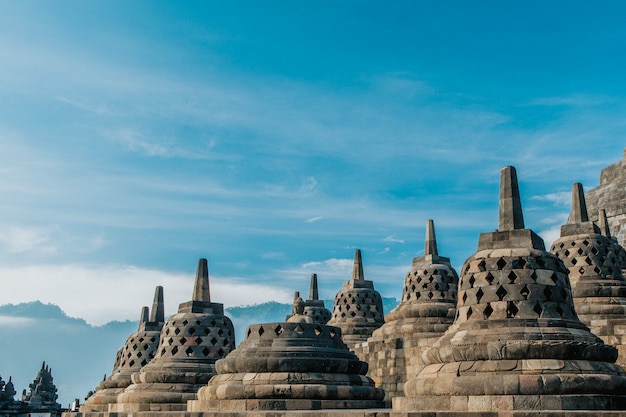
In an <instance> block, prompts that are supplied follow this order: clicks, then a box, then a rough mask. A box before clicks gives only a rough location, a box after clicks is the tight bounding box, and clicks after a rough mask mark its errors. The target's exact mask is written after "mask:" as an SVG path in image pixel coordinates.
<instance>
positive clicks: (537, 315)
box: [393, 167, 626, 411]
mask: <svg viewBox="0 0 626 417" xmlns="http://www.w3.org/2000/svg"><path fill="white" fill-rule="evenodd" d="M513 173H514V169H513V168H512V167H506V168H504V169H503V171H502V179H503V180H502V181H501V186H502V187H503V189H504V191H501V204H500V216H505V217H507V218H508V219H509V220H508V221H504V222H503V221H500V225H501V226H502V225H504V226H505V227H520V226H519V225H522V224H523V222H521V221H520V219H519V216H520V215H521V213H520V212H519V211H518V209H516V206H515V204H511V203H510V202H507V200H510V199H511V197H510V195H511V194H512V195H513V197H514V194H515V190H516V189H517V184H514V185H513V184H511V185H508V184H507V181H515V176H514V175H513ZM509 190H511V191H509ZM513 199H514V198H513ZM503 200H504V201H503ZM520 210H521V208H520ZM515 219H517V220H515ZM501 220H502V219H501ZM514 220H515V221H514ZM511 225H513V226H511ZM567 274H568V270H567V269H566V268H565V266H564V265H563V263H562V262H561V261H560V260H559V259H558V258H557V257H556V256H555V255H552V254H550V253H548V252H545V247H544V244H543V241H541V239H540V238H538V236H537V235H536V234H534V233H533V232H532V231H531V230H527V229H512V230H504V231H503V230H499V231H497V232H493V233H487V234H483V235H481V238H480V239H479V247H478V252H477V253H476V254H474V255H472V256H470V257H469V258H468V259H467V261H466V262H465V264H464V265H463V269H462V274H461V277H460V280H459V292H458V302H457V312H456V318H455V321H454V323H453V324H452V326H450V328H448V330H447V331H446V333H445V334H444V335H443V336H442V337H441V338H440V339H439V340H437V342H435V343H434V345H433V346H432V348H431V349H429V350H427V351H426V352H425V353H424V355H423V359H424V364H425V366H424V367H423V368H422V369H421V370H420V372H419V373H418V375H417V377H416V378H414V379H411V380H409V381H408V382H407V383H406V384H405V386H404V389H405V395H406V397H399V398H395V399H394V400H393V407H394V409H396V410H403V411H411V410H413V408H412V407H414V406H415V404H419V405H420V407H421V409H422V410H452V411H463V410H468V411H505V410H520V409H522V410H550V409H556V410H559V409H605V408H620V409H621V408H622V407H625V406H626V402H625V401H624V399H625V398H626V397H624V396H623V393H624V390H625V389H626V373H624V370H623V369H622V368H621V367H619V366H618V365H616V364H614V363H613V362H614V361H615V359H616V357H617V350H616V349H615V348H614V347H612V346H608V345H606V344H604V343H603V342H602V340H601V339H599V338H598V337H597V336H595V335H593V334H592V333H591V332H589V330H588V328H587V327H586V326H585V325H584V324H583V323H582V322H580V320H579V319H578V317H577V315H576V312H575V311H574V303H573V299H572V292H571V287H570V284H569V279H568V275H567Z"/></svg>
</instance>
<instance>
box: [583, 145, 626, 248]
mask: <svg viewBox="0 0 626 417" xmlns="http://www.w3.org/2000/svg"><path fill="white" fill-rule="evenodd" d="M587 205H588V207H587V208H588V210H589V218H590V219H591V220H597V219H598V218H599V216H600V210H601V209H604V210H606V215H607V221H608V223H609V226H610V227H611V231H612V232H613V236H615V237H616V238H617V241H618V242H619V244H620V245H622V246H626V148H624V157H623V159H622V160H621V161H619V162H617V163H615V164H613V165H611V166H608V167H606V168H604V169H603V170H602V172H601V173H600V183H599V184H598V186H597V187H596V188H594V189H592V190H590V191H589V192H588V193H587Z"/></svg>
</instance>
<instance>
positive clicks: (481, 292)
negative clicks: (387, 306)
mask: <svg viewBox="0 0 626 417" xmlns="http://www.w3.org/2000/svg"><path fill="white" fill-rule="evenodd" d="M483 295H485V293H484V292H483V290H482V288H479V289H478V291H476V302H477V303H480V299H481V298H483Z"/></svg>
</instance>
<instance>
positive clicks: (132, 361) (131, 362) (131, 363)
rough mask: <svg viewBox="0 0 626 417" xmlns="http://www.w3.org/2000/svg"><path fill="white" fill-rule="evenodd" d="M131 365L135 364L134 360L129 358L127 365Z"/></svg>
mask: <svg viewBox="0 0 626 417" xmlns="http://www.w3.org/2000/svg"><path fill="white" fill-rule="evenodd" d="M133 365H135V361H134V360H131V361H130V362H128V366H130V367H131V368H132V367H133Z"/></svg>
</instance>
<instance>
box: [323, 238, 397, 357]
mask: <svg viewBox="0 0 626 417" xmlns="http://www.w3.org/2000/svg"><path fill="white" fill-rule="evenodd" d="M384 322H385V318H384V315H383V300H382V298H381V296H380V294H379V293H378V291H376V290H375V289H374V283H373V282H372V281H367V280H365V278H364V274H363V261H362V260H361V251H360V250H359V249H357V250H356V251H355V252H354V264H353V268H352V279H351V280H349V281H346V282H345V283H344V284H343V287H342V288H341V290H340V291H339V292H338V293H337V295H336V296H335V302H334V306H333V315H332V318H331V319H330V320H329V321H328V324H329V325H331V326H337V327H339V328H341V333H342V335H343V341H344V342H345V343H346V345H348V347H349V348H350V349H352V350H354V347H355V345H356V344H357V343H359V342H365V341H367V339H368V338H369V337H370V336H371V335H372V333H373V332H374V330H376V329H377V328H379V327H380V326H382V324H383V323H384Z"/></svg>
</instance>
